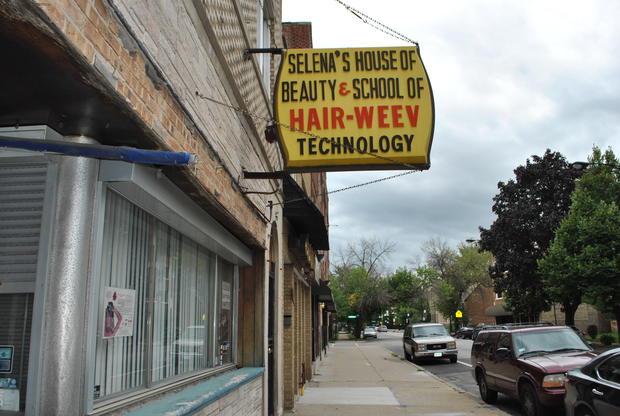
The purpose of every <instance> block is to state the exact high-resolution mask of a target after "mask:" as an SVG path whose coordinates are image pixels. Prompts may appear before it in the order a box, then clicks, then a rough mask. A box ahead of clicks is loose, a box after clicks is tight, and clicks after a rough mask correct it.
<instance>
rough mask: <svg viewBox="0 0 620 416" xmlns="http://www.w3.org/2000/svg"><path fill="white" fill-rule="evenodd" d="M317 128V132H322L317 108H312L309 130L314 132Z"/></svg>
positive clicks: (309, 116)
mask: <svg viewBox="0 0 620 416" xmlns="http://www.w3.org/2000/svg"><path fill="white" fill-rule="evenodd" d="M315 127H316V129H317V130H321V122H320V121H319V113H318V112H317V111H316V108H311V109H309V110H308V130H311V131H312V129H314V128H315Z"/></svg>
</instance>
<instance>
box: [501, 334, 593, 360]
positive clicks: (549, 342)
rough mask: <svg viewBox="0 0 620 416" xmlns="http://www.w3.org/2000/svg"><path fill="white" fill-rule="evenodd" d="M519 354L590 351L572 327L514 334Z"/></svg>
mask: <svg viewBox="0 0 620 416" xmlns="http://www.w3.org/2000/svg"><path fill="white" fill-rule="evenodd" d="M513 342H514V345H515V349H516V351H515V352H516V354H517V356H521V355H524V354H529V353H553V352H561V351H569V350H577V351H589V350H590V349H591V348H590V347H588V346H587V345H586V344H585V343H584V342H583V340H582V339H581V338H580V337H579V335H577V334H576V333H575V331H573V330H572V329H569V328H565V329H560V330H551V331H532V332H521V333H515V334H513Z"/></svg>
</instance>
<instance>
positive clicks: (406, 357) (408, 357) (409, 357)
mask: <svg viewBox="0 0 620 416" xmlns="http://www.w3.org/2000/svg"><path fill="white" fill-rule="evenodd" d="M403 352H404V353H405V360H407V361H411V354H409V353H408V352H407V350H406V349H404V348H403Z"/></svg>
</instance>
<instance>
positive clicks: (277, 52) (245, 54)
mask: <svg viewBox="0 0 620 416" xmlns="http://www.w3.org/2000/svg"><path fill="white" fill-rule="evenodd" d="M253 53H271V54H273V55H282V54H283V53H284V49H282V48H248V49H246V50H244V51H243V57H244V58H245V59H248V58H249V57H250V54H253Z"/></svg>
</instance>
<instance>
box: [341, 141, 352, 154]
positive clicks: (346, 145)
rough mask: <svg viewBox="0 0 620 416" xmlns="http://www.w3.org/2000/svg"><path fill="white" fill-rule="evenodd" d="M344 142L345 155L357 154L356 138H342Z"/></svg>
mask: <svg viewBox="0 0 620 416" xmlns="http://www.w3.org/2000/svg"><path fill="white" fill-rule="evenodd" d="M342 139H343V141H344V143H343V144H344V154H345V155H346V154H347V153H355V146H354V143H355V138H354V137H343V138H342Z"/></svg>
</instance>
